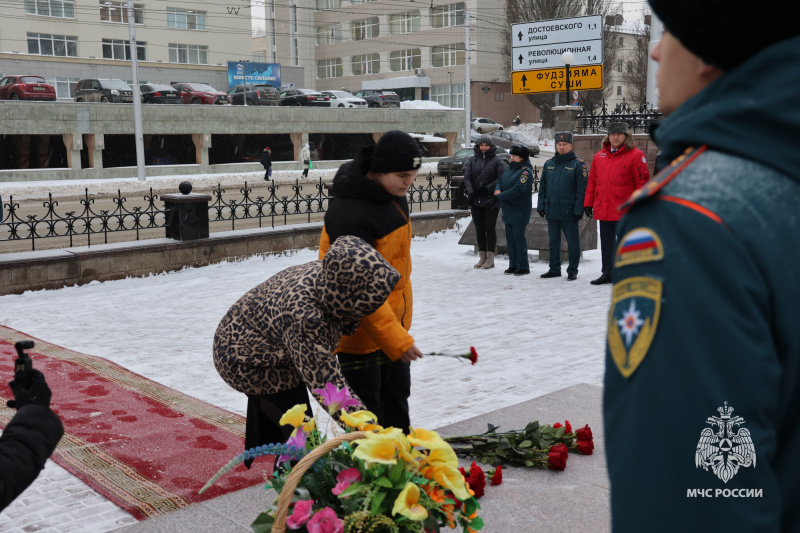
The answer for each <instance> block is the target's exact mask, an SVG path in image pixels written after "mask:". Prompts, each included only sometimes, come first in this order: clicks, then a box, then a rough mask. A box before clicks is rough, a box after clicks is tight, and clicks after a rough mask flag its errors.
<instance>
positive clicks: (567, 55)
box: [561, 52, 575, 105]
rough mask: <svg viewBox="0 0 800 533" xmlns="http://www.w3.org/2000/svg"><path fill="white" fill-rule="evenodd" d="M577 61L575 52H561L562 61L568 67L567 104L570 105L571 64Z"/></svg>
mask: <svg viewBox="0 0 800 533" xmlns="http://www.w3.org/2000/svg"><path fill="white" fill-rule="evenodd" d="M574 61H575V54H573V53H572V52H564V53H563V54H561V62H562V63H564V68H566V69H567V80H566V81H567V83H566V95H567V99H566V104H565V105H569V66H570V65H571V64H572V63H573V62H574Z"/></svg>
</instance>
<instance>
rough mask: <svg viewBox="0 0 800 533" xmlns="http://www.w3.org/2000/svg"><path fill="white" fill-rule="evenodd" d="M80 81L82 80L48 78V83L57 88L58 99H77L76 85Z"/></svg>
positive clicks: (60, 77) (62, 77)
mask: <svg viewBox="0 0 800 533" xmlns="http://www.w3.org/2000/svg"><path fill="white" fill-rule="evenodd" d="M80 80H81V79H80V78H67V77H64V76H56V77H55V78H48V79H47V83H49V84H50V85H52V86H53V87H55V88H56V98H75V84H77V83H78V82H79V81H80Z"/></svg>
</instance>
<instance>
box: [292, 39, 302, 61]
mask: <svg viewBox="0 0 800 533" xmlns="http://www.w3.org/2000/svg"><path fill="white" fill-rule="evenodd" d="M299 64H300V47H299V46H298V45H297V39H292V65H295V66H296V65H299Z"/></svg>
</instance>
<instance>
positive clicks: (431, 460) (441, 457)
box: [427, 446, 458, 469]
mask: <svg viewBox="0 0 800 533" xmlns="http://www.w3.org/2000/svg"><path fill="white" fill-rule="evenodd" d="M427 462H428V464H429V465H431V466H438V465H442V464H443V465H448V466H451V467H453V468H455V469H458V457H457V456H456V452H454V451H453V448H451V447H450V446H447V447H446V448H434V449H432V450H431V451H430V453H429V454H428V459H427Z"/></svg>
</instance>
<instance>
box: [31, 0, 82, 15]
mask: <svg viewBox="0 0 800 533" xmlns="http://www.w3.org/2000/svg"><path fill="white" fill-rule="evenodd" d="M25 13H27V14H28V15H41V16H43V17H58V18H66V19H72V18H75V2H74V0H25Z"/></svg>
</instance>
